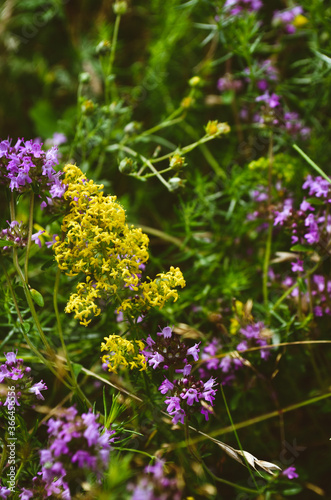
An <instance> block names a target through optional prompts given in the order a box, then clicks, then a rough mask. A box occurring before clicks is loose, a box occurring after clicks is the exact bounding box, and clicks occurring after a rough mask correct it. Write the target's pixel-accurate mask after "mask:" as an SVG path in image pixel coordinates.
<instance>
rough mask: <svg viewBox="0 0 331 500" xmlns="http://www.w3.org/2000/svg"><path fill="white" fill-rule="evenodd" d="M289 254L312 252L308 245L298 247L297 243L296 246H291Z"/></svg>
mask: <svg viewBox="0 0 331 500" xmlns="http://www.w3.org/2000/svg"><path fill="white" fill-rule="evenodd" d="M290 250H291V252H309V251H311V250H312V248H311V246H308V245H300V243H298V244H297V245H293V247H291V248H290Z"/></svg>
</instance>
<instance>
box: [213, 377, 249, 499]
mask: <svg viewBox="0 0 331 500" xmlns="http://www.w3.org/2000/svg"><path fill="white" fill-rule="evenodd" d="M220 386H221V392H222V397H223V401H224V405H225V409H226V413H227V414H228V417H229V420H230V422H231V426H232V428H233V432H234V435H235V437H236V440H237V443H238V446H239V448H240V451H241V453H242V457H243V460H244V462H245V464H246V467H247V469H248V471H249V474H250V476H251V478H252V480H253V483H254V485H255V487H256V489H257V490H258V485H257V484H256V481H255V477H254V474H253V473H252V470H251V468H250V465H249V464H248V462H247V460H246V457H245V454H244V450H243V448H242V446H241V442H240V439H239V436H238V434H237V431H236V428H235V426H234V423H233V420H232V416H231V412H230V409H229V407H228V403H227V401H226V397H225V394H224V390H223V385H222V384H220Z"/></svg>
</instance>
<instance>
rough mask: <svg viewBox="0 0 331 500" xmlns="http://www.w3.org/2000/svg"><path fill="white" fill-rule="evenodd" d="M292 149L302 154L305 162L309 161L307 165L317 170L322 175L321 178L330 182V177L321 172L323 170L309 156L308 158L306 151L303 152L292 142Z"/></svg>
mask: <svg viewBox="0 0 331 500" xmlns="http://www.w3.org/2000/svg"><path fill="white" fill-rule="evenodd" d="M293 149H295V150H296V151H297V152H298V153H299V154H300V155H301V156H302V158H304V159H305V160H306V162H307V163H309V165H310V166H312V167H313V168H314V169H315V170H316V172H318V173H319V174H320V175H321V176H322V177H323V179H325V180H326V181H328V182H329V183H330V184H331V179H330V177H328V176H327V175H326V174H325V173H324V172H323V170H322V169H321V168H320V167H319V166H318V165H316V163H315V162H313V160H312V159H311V158H309V156H307V155H306V153H304V152H303V151H302V149H301V148H299V146H297V145H296V144H293Z"/></svg>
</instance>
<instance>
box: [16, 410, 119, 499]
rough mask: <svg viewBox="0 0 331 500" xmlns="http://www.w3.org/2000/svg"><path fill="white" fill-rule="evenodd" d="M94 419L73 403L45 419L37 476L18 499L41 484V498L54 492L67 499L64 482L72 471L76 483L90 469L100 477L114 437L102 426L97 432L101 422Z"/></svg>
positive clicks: (29, 495)
mask: <svg viewBox="0 0 331 500" xmlns="http://www.w3.org/2000/svg"><path fill="white" fill-rule="evenodd" d="M96 420H97V416H96V415H94V414H93V413H92V412H88V413H83V414H82V415H81V416H80V415H78V412H77V410H76V408H74V407H70V408H66V409H62V410H61V411H60V412H59V413H58V415H57V417H56V418H51V419H49V421H48V430H47V432H48V436H49V442H48V444H49V445H48V448H47V449H44V450H41V451H40V463H41V465H42V471H41V473H40V477H38V476H37V477H35V478H34V480H33V487H32V489H31V490H24V492H22V493H21V495H23V496H21V497H20V498H21V499H22V498H24V499H28V498H36V496H35V495H36V491H37V490H40V488H42V491H43V493H44V496H42V497H41V498H49V497H50V496H51V497H52V498H53V495H54V496H56V495H58V496H59V498H65V499H67V500H70V498H71V492H70V489H69V486H68V483H67V482H66V478H67V476H68V475H69V474H74V475H75V480H76V484H77V483H81V482H83V481H84V480H86V475H87V474H90V473H91V472H93V473H94V474H95V475H96V477H97V479H98V480H100V478H101V476H102V473H103V472H104V471H105V470H106V469H107V467H108V462H109V453H110V443H111V442H112V441H114V438H111V435H112V434H114V432H115V431H108V430H105V431H104V432H103V433H102V434H101V430H102V426H101V425H99V424H98V423H97V421H96ZM24 495H25V496H24ZM38 498H39V497H38Z"/></svg>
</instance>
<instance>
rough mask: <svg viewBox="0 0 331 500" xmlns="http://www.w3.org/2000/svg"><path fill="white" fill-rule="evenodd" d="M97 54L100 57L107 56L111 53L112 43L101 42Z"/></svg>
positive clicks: (96, 50) (107, 41)
mask: <svg viewBox="0 0 331 500" xmlns="http://www.w3.org/2000/svg"><path fill="white" fill-rule="evenodd" d="M95 52H96V53H97V55H98V56H106V55H107V54H109V52H110V42H109V40H101V42H100V43H98V45H97V46H96V49H95Z"/></svg>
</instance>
